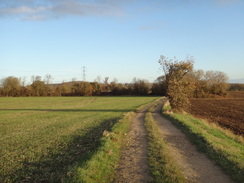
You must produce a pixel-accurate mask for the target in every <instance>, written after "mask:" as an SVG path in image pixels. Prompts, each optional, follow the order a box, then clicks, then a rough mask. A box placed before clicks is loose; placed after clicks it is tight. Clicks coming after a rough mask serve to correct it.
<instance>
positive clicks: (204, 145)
mask: <svg viewBox="0 0 244 183" xmlns="http://www.w3.org/2000/svg"><path fill="white" fill-rule="evenodd" d="M169 110H170V106H164V107H163V115H164V116H165V117H166V118H168V119H169V120H170V121H172V122H173V123H174V124H175V125H177V126H178V127H179V128H181V130H182V131H183V132H184V133H185V134H186V135H187V136H188V137H189V138H190V140H191V141H192V142H193V143H194V144H196V145H197V147H198V149H199V150H201V151H203V152H204V153H205V154H207V155H208V156H209V157H210V158H211V159H212V160H214V161H215V162H216V163H217V164H219V165H220V166H221V168H222V169H223V170H224V171H225V172H226V173H228V174H229V175H231V177H232V178H233V180H235V181H238V182H244V174H243V172H244V140H243V138H242V137H241V136H237V135H234V134H233V133H231V132H230V131H229V130H226V129H222V128H221V127H219V126H218V125H216V124H214V123H209V122H207V121H205V120H201V119H196V118H194V117H192V116H191V115H189V114H178V113H172V112H168V111H169Z"/></svg>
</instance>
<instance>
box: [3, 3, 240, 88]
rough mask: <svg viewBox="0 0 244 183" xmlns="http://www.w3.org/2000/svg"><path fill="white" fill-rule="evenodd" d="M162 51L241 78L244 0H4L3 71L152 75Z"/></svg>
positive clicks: (56, 78) (123, 77)
mask: <svg viewBox="0 0 244 183" xmlns="http://www.w3.org/2000/svg"><path fill="white" fill-rule="evenodd" d="M160 55H165V56H167V57H169V58H173V57H176V58H177V59H179V60H184V59H185V58H186V57H187V56H193V57H194V58H195V64H194V68H195V69H203V70H205V71H207V70H217V71H222V72H225V73H226V74H227V75H228V76H229V78H230V80H231V81H242V82H244V79H243V78H244V0H90V1H89V0H11V1H10V0H0V78H3V77H7V76H16V77H23V76H26V78H27V81H30V79H31V76H32V75H38V76H42V77H44V76H45V75H46V74H51V75H52V77H53V80H52V82H53V83H56V82H62V81H71V80H72V78H76V79H77V80H82V70H83V69H82V67H83V66H85V67H86V80H87V81H94V80H95V79H96V78H97V76H100V77H101V78H104V77H109V81H113V80H114V78H116V79H117V80H118V82H131V81H132V79H133V78H134V77H137V78H141V79H146V80H149V81H150V82H152V81H154V80H155V79H156V78H157V77H158V76H160V75H162V74H163V72H162V71H160V69H159V68H160V65H159V64H158V60H159V57H160ZM238 79H243V80H238Z"/></svg>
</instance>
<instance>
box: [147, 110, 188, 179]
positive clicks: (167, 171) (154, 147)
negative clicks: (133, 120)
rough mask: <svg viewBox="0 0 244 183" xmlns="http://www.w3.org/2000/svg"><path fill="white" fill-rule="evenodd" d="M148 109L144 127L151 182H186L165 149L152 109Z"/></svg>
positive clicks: (165, 145)
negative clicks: (147, 144)
mask: <svg viewBox="0 0 244 183" xmlns="http://www.w3.org/2000/svg"><path fill="white" fill-rule="evenodd" d="M154 107H155V106H154ZM154 107H152V108H150V109H149V112H147V114H146V116H145V127H146V130H147V133H148V135H147V136H148V143H149V151H148V157H149V165H150V172H151V176H152V179H153V180H152V182H156V183H161V182H164V183H183V182H187V181H186V179H185V177H184V176H183V174H182V172H181V170H180V169H179V168H178V167H177V165H176V164H175V163H174V160H173V158H172V157H171V156H170V153H169V151H168V149H167V144H166V142H165V141H164V140H163V139H162V135H161V134H160V132H159V129H158V126H157V124H156V122H155V120H154V118H153V115H152V111H153V109H154Z"/></svg>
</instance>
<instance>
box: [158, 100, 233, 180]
mask: <svg viewBox="0 0 244 183" xmlns="http://www.w3.org/2000/svg"><path fill="white" fill-rule="evenodd" d="M161 107H162V105H159V106H158V107H157V108H156V109H155V112H154V118H155V120H156V121H157V123H158V125H159V128H160V131H161V133H162V137H163V139H164V140H165V141H166V142H167V144H168V145H169V149H170V151H171V155H172V156H173V157H174V160H175V162H176V164H177V165H178V166H179V167H180V168H181V170H182V171H183V174H184V175H185V177H186V178H187V180H188V182H194V183H195V182H196V183H217V182H221V183H231V182H232V180H231V179H230V178H229V177H228V176H227V175H225V174H224V173H223V172H222V170H221V169H220V167H219V166H217V165H215V163H214V162H212V161H211V160H209V159H208V157H207V156H206V155H205V154H203V153H201V152H199V151H198V150H197V149H196V147H195V146H194V145H193V144H191V143H190V141H189V140H188V138H187V137H186V135H185V134H184V133H183V132H181V131H180V130H179V129H178V128H177V127H176V126H174V125H173V124H172V123H171V122H170V121H169V120H167V119H165V118H163V117H162V116H161V114H160V109H161Z"/></svg>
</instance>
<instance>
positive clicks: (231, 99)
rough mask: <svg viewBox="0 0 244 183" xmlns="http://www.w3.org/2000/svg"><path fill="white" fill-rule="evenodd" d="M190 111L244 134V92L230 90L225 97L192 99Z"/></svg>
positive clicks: (236, 132)
mask: <svg viewBox="0 0 244 183" xmlns="http://www.w3.org/2000/svg"><path fill="white" fill-rule="evenodd" d="M190 102H191V107H190V109H189V110H188V112H189V113H191V114H193V115H194V116H197V117H200V118H205V119H207V120H208V121H210V122H215V123H218V124H219V125H220V126H222V127H224V128H227V129H230V130H231V131H233V132H234V133H235V134H239V135H244V92H230V93H229V94H228V96H227V97H225V98H209V99H191V100H190Z"/></svg>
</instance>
